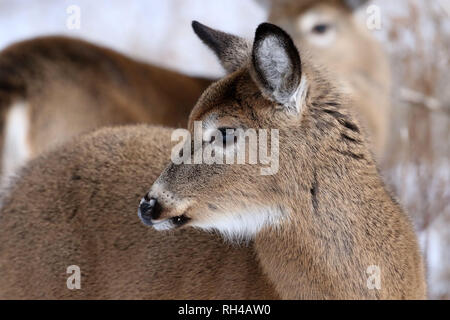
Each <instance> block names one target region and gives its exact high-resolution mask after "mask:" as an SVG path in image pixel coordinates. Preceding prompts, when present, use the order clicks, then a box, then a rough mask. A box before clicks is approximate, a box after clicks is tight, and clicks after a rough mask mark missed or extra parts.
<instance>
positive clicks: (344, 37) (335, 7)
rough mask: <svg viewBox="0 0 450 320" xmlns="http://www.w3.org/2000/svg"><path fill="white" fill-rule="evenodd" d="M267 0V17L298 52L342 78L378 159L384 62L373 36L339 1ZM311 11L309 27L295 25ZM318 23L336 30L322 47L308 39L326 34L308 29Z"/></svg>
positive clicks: (386, 105) (385, 112) (386, 81)
mask: <svg viewBox="0 0 450 320" xmlns="http://www.w3.org/2000/svg"><path fill="white" fill-rule="evenodd" d="M269 2H270V3H271V9H270V16H269V20H270V21H271V22H273V23H275V24H277V25H280V26H281V27H283V28H284V29H285V30H287V31H288V32H289V34H291V36H292V37H293V39H294V41H295V43H296V44H297V45H298V46H299V48H301V50H302V51H303V52H308V53H309V54H310V56H311V57H312V58H313V59H314V61H315V63H316V64H318V65H321V66H324V67H325V68H326V69H327V72H330V73H331V76H333V77H334V78H335V79H338V80H339V81H341V82H342V83H341V85H340V86H344V87H345V89H346V91H347V93H348V94H349V95H350V96H351V97H352V100H353V103H352V104H353V108H354V109H355V114H356V116H357V117H358V118H359V119H360V121H361V122H362V124H363V125H364V127H365V128H366V130H367V133H368V135H369V139H370V142H371V146H372V150H373V151H374V153H375V155H376V156H377V159H378V160H382V159H383V154H384V150H385V148H386V144H387V138H388V133H389V128H390V116H391V113H390V109H391V106H390V88H391V76H390V68H389V61H388V58H387V56H386V54H385V53H384V52H383V50H382V48H381V46H380V44H379V43H378V42H377V40H376V39H375V37H374V36H373V35H372V34H371V32H370V31H369V30H368V29H367V27H366V26H365V25H361V23H360V22H359V21H357V20H356V19H355V17H354V16H353V12H352V10H354V9H356V7H353V8H351V7H349V6H348V5H347V4H345V1H342V0H323V1H315V0H270V1H269ZM360 2H361V3H364V2H366V1H360ZM361 3H360V4H361ZM312 14H315V15H317V17H318V18H317V22H316V23H315V24H313V25H312V26H311V29H307V30H303V29H301V28H299V27H298V25H297V23H298V21H299V20H298V19H303V20H304V19H305V16H307V15H312ZM321 23H326V24H327V25H329V26H331V30H334V31H327V32H328V34H329V33H331V32H336V35H335V39H334V40H333V41H330V43H329V44H327V45H324V46H320V45H318V44H317V43H315V42H314V39H320V38H321V37H322V38H323V37H325V36H326V33H325V34H324V35H319V34H315V33H314V32H313V30H312V28H313V27H314V26H317V25H318V24H321Z"/></svg>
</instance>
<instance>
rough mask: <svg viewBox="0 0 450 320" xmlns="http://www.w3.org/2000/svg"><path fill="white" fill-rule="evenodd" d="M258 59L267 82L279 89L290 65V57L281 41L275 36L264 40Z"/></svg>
mask: <svg viewBox="0 0 450 320" xmlns="http://www.w3.org/2000/svg"><path fill="white" fill-rule="evenodd" d="M257 59H258V62H259V63H260V68H261V70H262V72H264V76H265V77H266V80H267V81H268V82H269V83H270V85H271V86H273V88H274V89H275V90H276V89H277V88H279V87H280V86H281V83H282V81H283V79H284V75H285V74H286V72H287V71H288V69H289V65H290V63H289V56H288V54H287V52H286V50H285V49H284V48H283V46H282V44H281V43H280V41H279V40H278V39H277V38H276V37H275V36H268V37H266V38H265V39H263V40H262V42H261V44H260V46H259V50H258V52H257Z"/></svg>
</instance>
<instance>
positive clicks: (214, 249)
mask: <svg viewBox="0 0 450 320" xmlns="http://www.w3.org/2000/svg"><path fill="white" fill-rule="evenodd" d="M193 27H194V30H195V32H196V33H197V35H198V36H199V37H200V38H201V39H202V40H203V41H204V42H205V43H206V44H207V45H208V46H209V47H210V48H211V49H212V50H214V52H215V53H216V54H217V56H218V57H219V59H220V61H221V63H222V65H223V66H224V67H225V69H226V70H227V71H228V73H229V74H228V76H226V77H225V78H223V79H222V80H220V81H218V82H217V83H214V84H213V85H211V86H210V87H209V88H208V89H207V90H206V91H205V92H204V94H203V95H202V97H201V98H200V100H199V101H198V103H197V104H196V106H195V107H194V109H193V111H192V113H191V115H190V119H189V125H188V127H189V128H190V132H193V130H194V128H195V124H198V123H196V122H195V121H202V122H201V123H202V124H203V129H205V130H212V129H218V130H219V132H222V131H224V132H225V134H226V135H225V136H223V137H222V138H223V140H224V141H226V142H227V144H226V146H224V145H223V144H222V143H220V141H222V140H218V141H216V140H214V141H212V142H210V141H207V140H206V141H204V142H203V145H204V146H205V147H207V146H211V145H212V144H214V146H215V149H214V152H215V153H216V154H217V155H220V154H222V155H223V154H228V153H230V152H231V154H233V152H234V151H236V150H238V148H239V147H238V146H239V142H240V141H239V139H240V138H239V137H237V138H236V136H234V135H232V136H231V133H230V130H224V129H225V128H228V129H230V128H255V129H259V128H261V129H278V130H279V141H278V142H279V146H280V148H279V170H278V172H277V173H276V174H273V175H261V174H260V169H261V168H263V167H264V165H262V164H249V163H246V164H241V165H220V164H206V163H203V164H178V165H175V164H174V163H169V165H168V166H167V167H166V168H165V169H164V170H163V167H164V162H165V161H167V159H168V157H169V153H170V144H171V143H170V141H169V139H170V136H171V132H170V130H168V129H161V128H152V127H144V126H140V127H129V128H115V129H103V130H101V131H99V132H96V133H93V134H91V135H88V136H83V137H81V138H79V139H78V140H75V141H72V142H71V143H69V144H67V145H65V146H63V147H61V148H59V149H56V150H54V151H53V152H50V153H46V154H44V155H43V156H41V157H39V158H38V159H36V160H35V161H32V162H31V163H30V164H29V165H28V166H27V167H25V169H24V170H23V172H22V174H21V178H20V179H19V180H18V181H17V183H16V184H14V185H13V186H12V187H11V190H10V193H9V195H8V196H6V197H5V198H4V199H3V207H2V211H1V212H0V228H1V229H0V298H129V299H130V298H160V299H162V298H184V299H190V298H197V299H204V298H211V299H213V298H223V299H228V298H252V299H268V298H285V299H301V298H306V299H351V298H357V299H378V298H380V299H422V298H425V297H426V284H425V280H424V268H423V265H422V259H421V255H420V252H419V249H418V246H417V241H416V236H415V234H414V231H413V228H412V226H411V223H410V221H409V219H408V217H407V215H406V214H405V213H404V212H403V211H402V209H401V208H400V206H399V205H398V204H397V203H396V201H395V200H394V199H393V198H392V196H391V195H390V193H389V192H388V191H387V190H386V189H385V187H384V185H383V183H382V181H381V179H380V177H379V175H378V172H377V168H376V165H375V162H374V161H373V159H372V156H371V153H370V152H369V151H368V149H367V147H366V143H365V138H364V134H363V132H362V131H361V130H360V129H359V126H358V123H357V121H355V120H354V119H353V117H352V115H351V113H350V112H349V111H348V109H347V106H346V105H345V100H342V99H341V98H340V97H339V95H338V93H336V91H335V89H333V88H332V85H331V84H330V83H329V82H328V81H327V80H326V79H325V78H324V77H323V76H322V75H321V74H320V73H319V72H318V71H317V70H316V69H315V68H314V66H313V65H312V64H310V62H307V59H306V60H305V59H302V61H301V60H300V55H299V52H298V51H297V49H296V47H295V46H294V44H293V42H292V40H291V38H290V37H289V36H288V35H287V34H286V33H285V32H284V31H283V30H281V29H280V28H278V27H276V26H275V25H272V24H268V23H263V24H261V25H260V26H259V27H258V28H257V30H256V34H255V39H254V42H253V45H251V44H250V43H249V42H247V41H245V40H244V39H241V38H239V37H236V36H233V35H230V34H226V33H223V32H219V31H216V30H213V29H210V28H208V27H206V26H203V25H201V24H200V23H197V22H194V23H193ZM193 133H194V134H195V132H193ZM188 144H190V141H187V144H186V145H188ZM192 145H194V150H193V154H194V155H195V154H196V152H197V151H198V148H199V147H203V145H202V144H200V145H198V144H197V147H196V142H195V141H194V142H193V143H192ZM274 146H275V143H271V145H270V148H271V149H272V148H274ZM205 150H206V149H205ZM188 155H189V154H186V155H185V154H183V157H184V156H188ZM162 170H163V171H162ZM161 171H162V174H161V175H160V176H159V177H157V175H158V174H157V173H158V172H161ZM155 180H156V181H155ZM153 181H155V182H154V184H153V186H152V188H151V190H150V191H149V192H148V193H146V194H145V196H144V198H143V199H142V200H141V202H140V205H139V210H138V211H139V216H140V218H141V220H142V221H143V222H144V223H145V224H146V225H150V226H152V227H153V228H151V229H148V230H145V228H144V227H143V225H140V223H138V219H137V218H136V216H135V209H134V208H135V206H134V204H135V202H137V201H138V199H139V193H140V192H143V189H144V188H145V185H146V184H147V185H148V184H150V183H152V182H153ZM162 229H165V230H167V229H170V230H174V231H173V232H171V233H167V232H161V231H157V230H162ZM175 229H176V230H175ZM195 229H201V230H215V231H218V234H222V235H224V236H225V237H226V238H227V239H230V240H233V239H241V240H246V241H245V242H244V243H245V245H242V246H234V247H233V246H228V245H226V244H224V243H222V242H221V240H220V238H218V237H217V235H214V234H208V233H204V232H202V231H201V230H195ZM69 265H78V266H79V267H80V268H81V275H82V277H81V290H73V291H71V290H68V289H66V287H65V281H66V278H67V276H68V275H66V274H65V271H66V268H67V267H68V266H69ZM377 268H378V271H379V273H378V274H377V276H378V277H379V281H378V282H376V283H378V285H376V288H374V287H371V286H370V283H369V281H368V279H370V277H371V274H370V273H369V274H368V273H366V272H367V271H368V270H369V271H370V272H373V270H376V269H377Z"/></svg>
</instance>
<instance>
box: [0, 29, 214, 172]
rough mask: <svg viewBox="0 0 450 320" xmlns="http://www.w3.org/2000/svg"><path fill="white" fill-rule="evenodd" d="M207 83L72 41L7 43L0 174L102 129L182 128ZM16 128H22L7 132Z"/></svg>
mask: <svg viewBox="0 0 450 320" xmlns="http://www.w3.org/2000/svg"><path fill="white" fill-rule="evenodd" d="M210 82H211V81H209V80H206V79H201V78H193V77H189V76H186V75H182V74H179V73H177V72H174V71H170V70H165V69H162V68H159V67H156V66H152V65H149V64H145V63H141V62H138V61H135V60H132V59H130V58H128V57H126V56H123V55H121V54H119V53H117V52H115V51H113V50H109V49H106V48H102V47H98V46H95V45H93V44H90V43H88V42H85V41H82V40H77V39H71V38H64V37H43V38H37V39H34V40H28V41H24V42H20V43H17V44H14V45H12V46H10V47H8V48H6V49H4V50H3V51H2V52H1V53H0V109H1V129H2V135H1V141H2V143H1V145H0V147H2V152H1V154H2V159H3V160H2V161H1V162H3V166H2V167H3V170H2V171H4V174H5V175H8V174H9V173H13V172H14V171H15V170H16V168H17V167H18V166H20V165H21V164H23V163H25V162H26V161H27V160H28V159H31V158H34V157H35V156H36V155H38V154H40V153H41V152H43V151H44V150H48V149H50V148H52V147H54V146H56V145H58V144H60V143H63V142H66V141H68V140H69V139H70V138H72V137H75V136H77V135H79V134H81V133H86V132H89V131H92V130H94V129H98V128H100V127H103V126H110V125H121V124H137V123H151V124H160V125H167V126H183V127H184V126H186V123H187V117H188V115H189V112H190V110H191V109H192V107H193V105H194V104H195V102H196V101H197V99H198V97H199V96H200V94H201V93H202V92H203V90H204V89H205V88H206V87H207V86H208V85H209V84H210ZM17 121H20V122H21V123H22V126H20V127H19V126H17V125H10V124H13V123H15V122H17ZM8 128H12V129H10V130H8ZM14 128H15V129H14ZM20 128H23V129H22V132H19V133H18V132H16V131H17V130H20ZM14 130H15V131H14ZM5 144H6V145H8V144H11V145H14V148H15V150H22V152H21V153H20V154H17V152H14V150H11V148H6V146H5V147H3V145H5Z"/></svg>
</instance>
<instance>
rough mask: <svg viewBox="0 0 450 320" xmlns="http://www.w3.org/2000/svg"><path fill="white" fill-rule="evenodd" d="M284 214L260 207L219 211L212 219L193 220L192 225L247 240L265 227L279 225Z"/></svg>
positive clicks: (232, 238)
mask: <svg viewBox="0 0 450 320" xmlns="http://www.w3.org/2000/svg"><path fill="white" fill-rule="evenodd" d="M283 216H284V215H283V212H282V211H281V210H280V209H277V208H271V207H259V208H254V209H247V210H245V211H235V212H223V213H218V214H217V215H214V217H211V220H210V221H204V222H195V221H193V222H192V224H191V226H192V227H194V228H199V229H202V230H206V231H217V232H219V233H220V234H221V235H222V236H223V237H224V238H225V239H226V240H229V241H238V242H247V241H249V240H251V239H253V238H254V237H255V236H256V234H257V233H259V232H260V231H261V230H262V229H263V228H264V227H267V226H274V225H278V224H279V223H280V222H281V220H282V219H283V218H284V217H283Z"/></svg>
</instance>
